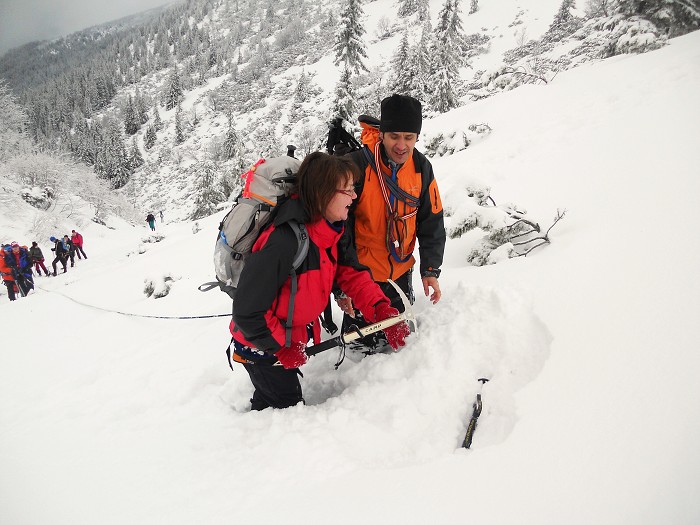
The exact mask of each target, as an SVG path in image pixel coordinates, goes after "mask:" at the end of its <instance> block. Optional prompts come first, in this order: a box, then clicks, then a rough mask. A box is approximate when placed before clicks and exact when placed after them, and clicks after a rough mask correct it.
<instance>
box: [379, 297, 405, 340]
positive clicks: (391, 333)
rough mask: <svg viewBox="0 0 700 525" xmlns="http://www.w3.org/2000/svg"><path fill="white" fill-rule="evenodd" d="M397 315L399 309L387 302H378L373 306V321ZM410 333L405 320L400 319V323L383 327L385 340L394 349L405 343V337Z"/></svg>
mask: <svg viewBox="0 0 700 525" xmlns="http://www.w3.org/2000/svg"><path fill="white" fill-rule="evenodd" d="M397 315H399V311H398V310H397V309H396V308H394V307H393V306H391V305H390V304H389V303H379V304H378V305H377V306H375V307H374V322H375V323H376V322H379V321H383V320H384V319H389V318H390V317H396V316H397ZM410 333H411V329H410V328H409V327H408V323H407V322H406V321H401V322H400V323H397V324H395V325H393V326H389V327H387V328H385V329H384V335H385V336H386V340H387V341H388V342H389V345H390V346H391V348H393V349H394V350H398V349H399V348H400V347H402V346H405V345H406V338H407V337H408V336H409V334H410Z"/></svg>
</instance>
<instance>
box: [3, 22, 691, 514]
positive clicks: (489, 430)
mask: <svg viewBox="0 0 700 525" xmlns="http://www.w3.org/2000/svg"><path fill="white" fill-rule="evenodd" d="M699 64H700V32H696V33H693V34H690V35H686V36H685V37H681V38H678V39H674V40H672V41H671V44H670V45H669V46H667V47H666V48H664V49H661V50H659V51H655V52H653V53H648V54H646V55H642V56H624V57H616V58H613V59H610V60H606V61H604V62H602V63H598V64H589V65H586V66H583V67H579V68H577V69H575V70H573V71H569V72H566V73H564V74H560V75H559V76H557V78H556V79H555V81H554V82H552V83H550V84H549V85H547V86H536V87H535V86H529V87H524V88H520V89H518V90H515V91H512V92H508V93H504V94H502V95H499V96H497V97H493V98H491V99H488V100H484V101H481V102H479V103H476V104H473V105H470V106H467V107H463V108H460V109H457V110H455V111H452V112H450V113H448V114H446V115H444V116H441V117H439V118H436V119H434V120H432V121H430V122H426V123H425V132H426V134H430V133H436V132H437V131H438V130H440V129H448V128H450V129H466V128H467V126H468V125H469V124H471V123H478V122H487V123H488V124H489V125H490V126H491V127H492V129H493V132H492V133H491V134H490V135H489V136H488V137H487V138H485V139H483V140H481V141H479V142H478V143H475V144H473V145H472V146H470V147H469V148H467V149H466V150H464V151H461V152H459V153H457V154H455V155H452V156H450V157H443V158H439V159H435V160H434V167H435V170H436V173H437V176H438V180H439V183H440V185H441V189H442V193H443V196H444V198H445V202H446V205H447V206H454V205H455V203H458V202H459V201H460V199H464V198H466V197H465V193H464V189H463V188H464V184H465V181H467V180H471V179H474V178H477V179H479V180H481V181H483V183H484V184H487V185H489V186H491V188H492V195H493V196H494V198H495V199H496V200H497V202H499V203H501V202H507V201H515V202H517V203H518V204H520V205H522V206H524V207H526V208H528V211H529V213H530V215H531V216H534V217H536V218H537V219H538V220H539V221H540V223H541V224H549V221H550V220H551V217H552V216H553V215H554V213H555V210H556V209H557V208H565V209H566V210H567V215H566V217H565V219H564V220H563V221H562V222H561V223H560V224H558V225H557V226H556V227H555V228H554V229H553V230H552V233H551V235H552V239H553V242H552V244H551V246H548V247H545V248H542V249H539V250H538V251H535V252H533V253H532V254H531V255H530V256H528V257H527V258H519V259H513V260H509V261H505V262H501V263H499V264H497V265H493V266H488V267H482V268H476V267H471V266H468V265H467V263H466V262H465V258H466V254H467V251H468V248H469V244H468V242H467V241H465V239H464V238H462V239H457V240H450V241H448V245H447V251H446V262H445V265H444V267H443V268H444V271H443V277H442V278H441V285H442V287H443V292H444V298H443V300H442V301H441V302H440V303H439V304H438V305H436V306H432V305H430V304H429V303H428V301H427V300H426V299H425V298H424V297H422V296H421V297H419V299H418V301H417V304H416V310H417V312H418V316H419V321H420V330H421V333H420V335H419V337H414V338H413V340H411V342H410V344H409V345H408V346H407V347H406V348H405V349H404V350H403V351H402V352H400V353H397V354H393V355H379V356H372V357H370V358H367V359H364V360H362V361H360V362H359V363H354V362H352V361H350V360H346V361H345V363H344V364H343V365H342V366H341V367H340V368H339V370H337V371H336V370H334V369H333V366H332V365H333V363H334V362H335V359H336V355H335V353H333V352H327V353H326V354H322V355H319V356H317V357H315V358H313V359H312V360H311V362H310V363H309V364H308V365H306V366H305V367H304V370H303V371H304V379H303V385H304V389H305V397H306V399H307V405H306V406H298V407H294V408H291V409H287V410H283V411H279V410H266V411H263V412H260V413H252V412H249V411H248V401H247V400H248V397H249V395H250V393H251V387H250V386H249V384H248V379H247V375H246V374H245V372H244V371H243V370H242V369H241V368H236V369H235V370H234V371H230V370H229V369H228V367H227V365H226V362H225V356H224V350H225V347H226V345H227V343H228V336H227V323H228V320H227V319H226V318H225V317H221V318H208V319H196V320H170V319H154V318H145V317H138V316H137V315H158V316H190V315H211V314H219V313H225V312H226V311H227V309H228V307H229V305H228V304H227V301H226V299H225V296H224V295H223V294H221V293H218V292H210V293H208V294H202V293H200V292H198V291H197V290H196V286H197V285H198V284H200V283H201V282H203V281H205V280H208V279H209V278H210V276H211V264H210V253H211V248H212V244H213V237H214V232H215V231H216V224H217V221H218V220H219V219H220V214H219V215H218V216H214V217H210V218H208V219H205V220H202V221H199V226H200V227H201V231H199V232H198V233H193V227H192V224H188V223H174V224H168V223H166V224H164V225H163V224H160V223H159V224H158V231H157V232H156V233H159V234H162V235H163V236H164V238H163V240H162V241H161V242H157V243H149V242H143V240H144V239H148V238H149V235H150V234H149V232H148V231H147V230H146V229H145V223H144V224H143V226H142V227H139V228H132V227H128V226H124V225H115V228H116V229H115V230H107V229H104V228H102V227H100V226H97V225H93V224H90V225H89V226H86V227H84V228H83V231H82V233H83V235H84V236H85V239H86V245H85V249H86V251H87V253H88V255H89V257H90V259H88V260H87V261H78V263H77V267H76V268H74V269H69V272H68V273H67V274H65V275H60V276H58V277H56V278H49V279H46V278H37V282H38V285H39V289H38V290H37V291H36V293H32V294H31V295H30V296H29V297H28V298H26V299H22V300H19V301H16V302H14V303H9V302H7V300H6V299H4V298H3V301H2V303H0V319H2V327H3V339H2V353H1V354H0V355H2V363H1V364H0V472H1V473H2V474H1V475H0V494H1V495H2V497H1V498H0V518H2V522H3V523H13V524H39V523H42V524H43V523H52V524H64V523H65V524H68V523H70V524H82V523H85V524H92V523H101V524H111V523H115V524H116V523H120V524H121V523H144V524H152V523H168V524H176V523H183V524H184V523H211V524H215V523H260V524H265V523H273V522H275V523H276V522H280V521H282V522H284V523H290V524H292V523H322V522H332V523H341V524H344V523H348V524H350V523H352V524H356V523H415V524H422V523H427V522H430V523H440V524H453V523H454V524H457V523H460V524H461V523H465V522H475V523H498V524H500V523H504V524H505V523H508V524H510V523H538V524H542V523H581V524H584V523H586V524H588V523H606V524H607V523H609V524H619V523H634V524H639V523H649V524H656V523H675V524H678V523H683V524H686V523H687V524H691V523H697V522H698V520H700V504H698V502H697V498H696V494H695V493H696V492H697V487H698V482H699V481H700V474H699V473H700V453H699V452H698V450H697V447H696V446H695V445H696V443H697V441H698V439H700V418H699V417H698V411H697V409H696V407H695V405H696V404H697V400H698V399H700V383H699V382H698V381H697V380H696V379H695V377H694V375H695V372H696V371H697V370H698V369H699V365H700V356H699V354H698V352H697V349H698V346H699V344H700V328H699V327H698V323H697V318H698V314H699V313H700V304H698V303H699V301H700V299H699V298H700V283H699V282H698V279H697V277H696V276H695V273H696V272H697V270H698V268H700V264H699V263H700V249H698V247H697V244H696V242H695V239H696V238H697V234H696V232H695V229H694V228H693V218H694V217H693V213H692V210H693V207H694V204H695V201H696V199H697V197H698V195H700V182H698V177H697V167H696V163H695V162H694V150H695V148H696V147H697V143H698V138H700V105H699V104H698V100H697V93H698V92H700V66H699ZM419 146H420V144H419ZM0 213H3V214H5V213H6V212H5V211H4V210H3V211H2V212H0ZM450 221H451V219H448V225H449V222H450ZM0 223H1V224H3V225H4V224H11V217H9V218H8V217H7V216H6V217H3V220H2V221H1V222H0ZM13 228H14V230H13V231H15V232H17V231H23V230H22V226H21V225H18V224H14V225H13ZM25 231H26V230H25ZM4 235H5V234H3V236H4ZM26 235H27V238H26V239H23V238H20V239H18V240H20V241H22V242H25V243H29V242H30V241H31V239H30V238H29V235H28V234H26ZM9 240H10V239H4V242H7V241H9ZM42 245H43V246H44V247H45V249H46V250H47V249H48V246H46V245H45V244H44V243H43V242H42ZM165 274H168V275H170V276H172V278H173V279H174V282H173V284H172V288H171V291H170V293H169V295H167V297H164V298H161V299H153V298H146V296H145V295H144V293H143V286H144V285H143V281H144V279H145V278H148V277H154V278H156V280H159V279H162V277H163V276H164V275H165ZM109 310H112V311H120V312H127V313H130V314H134V315H121V314H117V313H113V312H110V311H109ZM483 376H486V377H489V378H490V379H491V381H490V382H489V383H487V384H486V386H485V387H484V388H483V396H484V397H483V399H484V412H483V414H482V418H481V420H480V424H479V427H478V430H477V433H476V435H475V438H474V445H473V448H472V449H471V450H469V451H466V450H463V449H460V448H459V446H460V443H461V440H462V438H463V434H464V430H465V427H466V422H467V419H468V416H469V414H470V413H471V403H472V402H473V399H474V396H475V394H476V392H477V390H478V388H479V387H478V383H477V381H476V380H477V378H479V377H483Z"/></svg>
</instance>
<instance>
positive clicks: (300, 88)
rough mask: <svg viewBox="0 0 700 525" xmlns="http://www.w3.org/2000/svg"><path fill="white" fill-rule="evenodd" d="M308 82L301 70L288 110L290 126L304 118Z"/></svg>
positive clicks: (306, 76)
mask: <svg viewBox="0 0 700 525" xmlns="http://www.w3.org/2000/svg"><path fill="white" fill-rule="evenodd" d="M309 82H310V81H309V77H308V75H307V74H306V73H305V72H304V69H303V68H302V70H301V73H300V75H299V80H297V85H296V88H295V89H294V98H293V99H292V105H291V107H290V109H289V124H290V126H293V125H294V123H295V122H298V121H300V120H302V119H303V118H304V117H305V114H304V107H303V105H304V102H306V100H307V98H308V91H309Z"/></svg>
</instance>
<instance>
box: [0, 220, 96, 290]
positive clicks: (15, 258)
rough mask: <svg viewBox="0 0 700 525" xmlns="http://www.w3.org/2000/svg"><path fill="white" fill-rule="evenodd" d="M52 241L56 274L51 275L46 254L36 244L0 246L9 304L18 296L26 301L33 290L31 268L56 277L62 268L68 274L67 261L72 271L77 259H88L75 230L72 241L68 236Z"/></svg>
mask: <svg viewBox="0 0 700 525" xmlns="http://www.w3.org/2000/svg"><path fill="white" fill-rule="evenodd" d="M49 239H50V240H51V242H52V243H54V247H53V248H51V251H52V252H54V259H53V261H52V263H51V267H52V268H53V273H49V270H48V269H47V268H46V265H45V264H44V261H45V258H44V253H43V252H42V250H41V248H40V247H39V244H38V243H37V242H36V241H33V242H32V247H31V248H27V247H26V246H21V245H20V244H19V243H18V242H17V241H12V242H11V243H9V244H2V245H0V249H1V250H0V272H1V273H2V279H3V282H4V284H5V286H6V287H7V295H8V297H9V298H10V301H14V300H15V299H16V298H17V294H20V295H21V296H22V297H24V296H26V295H27V294H28V293H29V291H30V290H33V289H34V274H33V272H32V266H33V267H34V271H35V272H36V274H37V275H38V276H41V272H42V271H43V272H44V275H45V276H47V277H48V276H49V275H53V276H56V274H57V271H58V265H59V264H60V265H61V266H62V267H63V273H66V272H67V271H68V261H70V265H71V268H72V267H73V266H75V256H76V255H77V256H78V259H87V254H86V253H85V250H84V249H83V236H82V235H81V234H80V233H78V232H77V231H75V230H72V232H71V236H70V237H69V236H68V235H67V234H66V235H64V236H63V237H59V238H57V237H55V236H53V235H52V236H51V237H50V238H49Z"/></svg>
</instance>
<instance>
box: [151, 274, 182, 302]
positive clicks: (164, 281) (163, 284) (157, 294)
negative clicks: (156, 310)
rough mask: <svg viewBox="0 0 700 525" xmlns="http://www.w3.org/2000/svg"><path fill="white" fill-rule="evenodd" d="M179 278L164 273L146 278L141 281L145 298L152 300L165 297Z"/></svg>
mask: <svg viewBox="0 0 700 525" xmlns="http://www.w3.org/2000/svg"><path fill="white" fill-rule="evenodd" d="M179 279H180V277H179V276H174V275H173V274H171V273H166V274H163V275H160V276H151V277H146V278H145V279H144V280H143V283H144V286H143V293H144V294H146V297H153V298H154V299H160V298H161V297H165V296H166V295H168V294H169V293H170V288H171V287H172V285H173V283H174V282H175V281H177V280H179Z"/></svg>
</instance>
